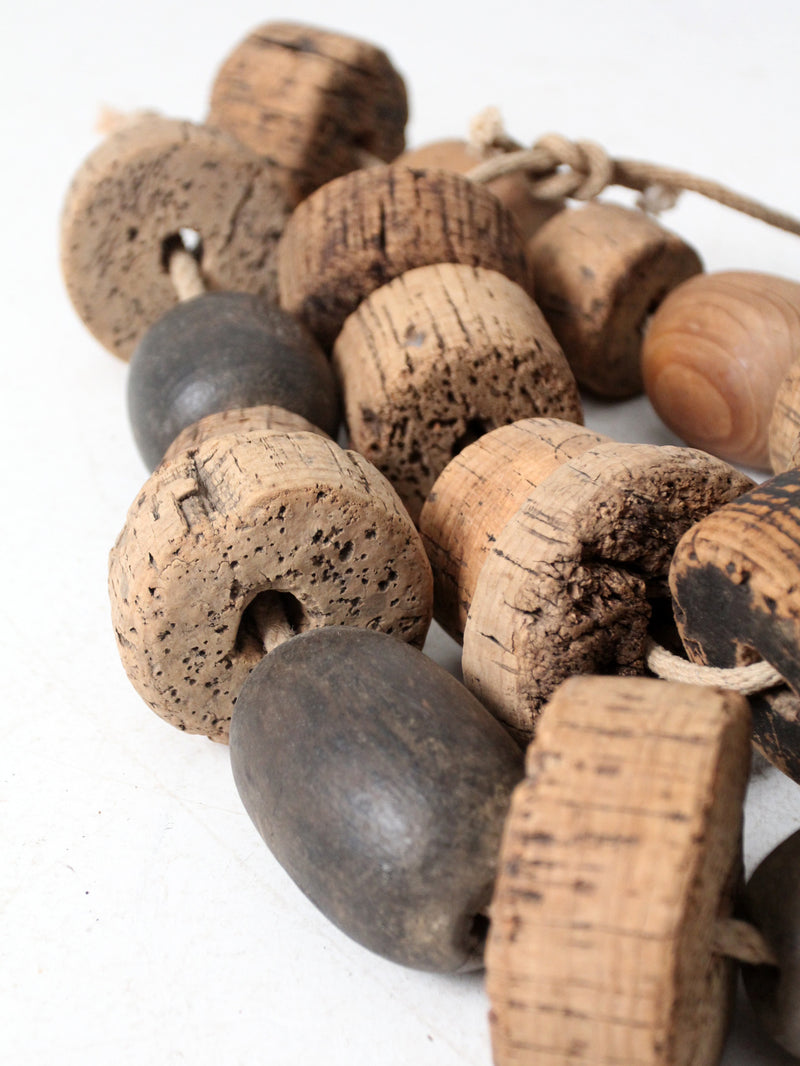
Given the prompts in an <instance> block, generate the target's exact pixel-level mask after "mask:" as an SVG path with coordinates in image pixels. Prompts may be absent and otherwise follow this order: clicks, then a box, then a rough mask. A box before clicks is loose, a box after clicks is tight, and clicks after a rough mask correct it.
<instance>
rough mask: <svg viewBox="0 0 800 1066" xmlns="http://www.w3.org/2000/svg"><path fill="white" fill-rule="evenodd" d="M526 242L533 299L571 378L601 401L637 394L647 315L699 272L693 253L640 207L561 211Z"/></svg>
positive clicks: (605, 206)
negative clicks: (533, 292) (565, 359)
mask: <svg viewBox="0 0 800 1066" xmlns="http://www.w3.org/2000/svg"><path fill="white" fill-rule="evenodd" d="M527 247H528V256H529V259H530V262H531V267H532V269H533V279H534V281H533V284H534V290H535V292H536V300H537V303H538V304H539V306H540V307H541V309H542V311H543V312H544V315H545V318H546V319H547V321H548V322H549V323H550V326H551V328H552V330H553V333H554V334H555V336H556V339H557V340H558V342H559V344H560V345H561V347H562V348H563V349H564V354H565V355H566V357H567V359H568V360H569V363H570V366H571V367H572V369H573V371H574V373H575V377H576V378H577V379H578V383H579V384H580V385H583V386H584V387H585V388H587V389H591V391H592V392H595V393H597V394H598V395H599V396H604V397H607V398H608V399H624V398H625V397H628V396H635V395H636V394H637V393H639V392H641V391H642V388H643V384H642V372H641V366H640V357H641V350H642V337H643V335H644V332H645V327H646V325H647V320H648V316H649V315H651V314H652V313H653V311H654V310H655V308H656V307H657V306H658V305H659V304H660V302H661V301H662V300H663V299H664V297H665V296H666V294H667V293H668V292H669V291H670V290H671V289H674V288H675V286H676V285H678V284H679V283H680V282H682V281H684V280H685V279H686V278H688V277H690V276H691V275H692V274H696V273H698V271H700V270H702V264H701V262H700V260H699V258H698V256H697V253H696V252H695V251H694V250H693V249H692V248H690V247H689V245H688V244H686V243H685V242H684V241H683V240H681V238H680V237H678V236H676V235H675V234H674V233H670V231H669V230H666V229H664V227H663V226H660V225H659V224H658V223H657V222H656V221H655V220H654V219H652V218H651V217H650V216H649V215H646V214H645V213H644V212H643V211H634V210H630V209H628V208H625V207H619V206H618V205H616V204H604V203H590V204H586V205H585V206H583V207H580V208H576V209H573V210H571V211H562V212H561V213H560V214H558V215H556V216H555V218H553V219H551V220H550V221H549V222H547V223H546V224H545V225H544V226H542V228H541V229H539V230H537V232H536V233H535V235H534V236H533V237H532V238H531V240H530V241H529V242H528V246H527Z"/></svg>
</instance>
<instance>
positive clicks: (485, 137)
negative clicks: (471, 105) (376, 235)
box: [467, 107, 800, 236]
mask: <svg viewBox="0 0 800 1066" xmlns="http://www.w3.org/2000/svg"><path fill="white" fill-rule="evenodd" d="M470 141H471V143H472V145H473V146H474V147H475V148H476V149H477V150H478V151H479V152H480V153H481V155H484V156H487V158H485V159H484V160H483V162H481V163H479V164H478V165H477V166H476V167H474V168H473V169H472V170H471V171H470V172H469V174H468V175H467V176H468V177H469V178H471V179H472V180H473V181H477V182H481V183H485V182H488V181H493V180H494V179H495V178H499V177H502V176H503V175H504V174H516V173H524V174H527V175H528V177H529V179H530V184H531V192H532V193H533V195H534V196H536V197H538V198H539V199H543V200H560V199H562V198H564V197H571V198H572V199H574V200H593V199H594V198H595V197H596V196H599V195H600V193H601V192H602V191H603V190H604V189H606V188H608V186H610V185H621V186H624V187H625V188H628V189H634V190H635V191H637V192H639V193H640V194H641V196H640V201H639V206H640V207H642V208H643V209H644V210H645V211H648V212H650V213H651V214H658V213H660V212H661V211H665V210H667V209H668V208H670V207H674V205H675V203H676V202H677V199H678V197H679V196H680V194H681V193H682V192H695V193H699V194H700V195H702V196H705V197H707V198H708V199H710V200H715V201H716V202H717V203H720V204H724V205H725V207H730V208H732V209H733V210H734V211H739V212H741V213H742V214H745V215H749V216H750V217H751V218H757V219H759V220H760V221H761V222H766V223H767V224H768V225H770V226H776V227H777V228H778V229H782V230H785V231H786V232H787V233H794V234H796V235H797V236H800V221H798V219H796V218H793V217H792V216H791V215H787V214H785V213H784V212H782V211H776V210H775V209H774V208H771V207H768V206H767V205H766V204H762V203H759V201H757V200H753V199H752V198H751V197H749V196H743V195H741V193H737V192H734V191H733V190H732V189H728V188H726V186H724V185H720V184H719V182H716V181H711V180H709V179H708V178H700V177H697V175H695V174H690V173H689V172H688V171H685V170H676V169H675V168H673V167H664V166H660V165H659V164H656V163H645V162H640V161H637V160H633V159H614V158H612V157H611V156H609V154H608V153H607V152H606V150H605V149H604V148H602V147H601V146H600V145H599V144H595V143H594V142H593V141H570V140H568V139H567V138H566V137H562V136H561V135H560V134H558V133H549V134H547V135H546V136H544V137H540V138H539V140H538V141H536V143H535V144H534V145H533V147H532V148H525V147H523V145H521V144H519V143H518V142H517V141H515V140H513V139H512V138H511V137H509V136H508V134H507V133H506V131H505V129H504V127H503V121H502V119H501V117H500V113H499V111H498V110H497V108H494V107H488V108H486V109H485V110H484V111H482V112H481V113H480V114H479V115H477V116H476V117H475V118H474V119H473V121H472V123H471V125H470ZM493 153H494V154H493Z"/></svg>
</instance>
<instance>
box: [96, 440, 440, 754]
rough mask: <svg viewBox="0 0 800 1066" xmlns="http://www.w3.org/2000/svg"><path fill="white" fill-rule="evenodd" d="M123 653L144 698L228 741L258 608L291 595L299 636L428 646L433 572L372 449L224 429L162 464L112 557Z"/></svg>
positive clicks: (259, 649) (255, 657) (289, 606)
mask: <svg viewBox="0 0 800 1066" xmlns="http://www.w3.org/2000/svg"><path fill="white" fill-rule="evenodd" d="M109 589H110V595H111V606H112V617H113V622H114V628H115V631H116V634H117V642H118V646H119V651H120V655H121V657H122V661H123V664H124V666H125V669H126V671H127V672H128V676H129V677H130V679H131V681H132V683H133V685H134V687H135V688H136V689H137V691H138V692H139V694H140V695H141V696H142V698H143V699H144V700H145V701H146V702H147V703H148V704H149V705H150V706H151V707H152V708H153V710H154V711H156V713H157V714H160V715H161V716H162V717H163V718H165V719H166V720H167V721H168V722H171V723H172V724H173V725H175V726H177V727H178V728H179V729H184V730H187V731H188V732H195V733H205V734H207V735H209V736H211V737H213V738H214V739H217V740H226V739H227V735H228V728H229V723H230V718H231V712H232V710H233V706H234V704H235V702H236V697H237V696H238V693H239V691H240V689H241V686H242V684H243V682H244V680H245V678H246V677H247V675H248V674H249V672H250V670H251V669H252V667H253V666H254V665H255V664H256V663H257V662H258V661H259V659H260V658H261V657H262V656H263V654H264V651H263V644H262V642H261V640H260V638H259V636H258V634H257V631H256V625H255V623H254V619H253V612H252V611H251V612H250V613H248V610H247V609H248V607H250V605H251V604H253V602H254V601H255V600H256V598H257V597H258V596H259V594H260V593H265V592H270V591H273V592H279V593H283V599H284V603H285V607H286V614H287V618H288V620H289V623H290V625H291V627H292V628H293V629H294V630H295V631H296V632H302V631H304V630H307V629H312V628H316V627H318V626H323V625H344V626H362V627H365V628H370V629H377V630H381V631H383V632H385V633H391V634H393V635H395V636H396V637H398V638H399V639H401V640H406V641H409V642H411V643H414V644H417V645H421V644H422V643H423V641H424V639H425V634H426V632H427V629H428V625H429V623H430V619H431V613H432V603H431V600H432V578H431V573H430V566H429V564H428V560H427V557H426V556H425V551H424V549H423V547H422V543H421V541H420V539H419V536H418V534H417V532H416V530H415V529H414V527H413V525H412V524H411V522H410V520H409V518H408V515H407V514H406V512H405V510H404V509H403V507H402V504H401V503H400V501H399V500H398V499H397V496H396V495H395V494H394V492H393V491H392V489H391V487H390V486H389V485H388V483H387V482H386V481H385V480H384V478H383V477H382V476H381V475H380V474H379V473H378V472H377V471H376V470H375V469H374V468H373V467H371V466H370V464H369V463H367V462H366V461H365V460H364V459H362V458H361V456H359V455H356V454H355V453H353V452H346V451H343V450H342V449H341V448H339V447H338V446H337V445H336V444H334V443H333V442H332V441H328V440H326V439H324V438H323V437H320V436H318V435H315V434H310V433H297V434H285V435H283V434H278V433H273V434H268V435H265V436H260V435H259V436H229V437H224V438H219V439H217V440H211V441H208V442H205V443H203V444H201V445H200V447H199V448H197V449H196V450H190V451H188V452H185V453H183V455H181V456H178V457H177V458H175V459H173V460H172V461H171V462H169V463H164V464H162V465H161V466H160V467H159V468H158V469H157V470H156V471H155V472H154V473H153V474H152V475H151V477H150V479H149V480H148V481H147V482H146V484H145V486H144V488H143V489H142V492H141V493H140V495H139V496H138V498H137V499H136V501H135V502H134V504H133V506H132V507H131V509H130V511H129V513H128V517H127V521H126V523H125V527H124V529H123V531H122V533H121V534H120V536H119V538H118V540H117V543H116V545H115V546H114V548H113V549H112V552H111V557H110V565H109Z"/></svg>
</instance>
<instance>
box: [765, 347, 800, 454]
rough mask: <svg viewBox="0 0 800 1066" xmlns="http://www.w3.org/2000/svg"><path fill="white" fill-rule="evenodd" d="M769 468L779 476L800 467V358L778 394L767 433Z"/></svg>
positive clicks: (782, 383)
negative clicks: (785, 471)
mask: <svg viewBox="0 0 800 1066" xmlns="http://www.w3.org/2000/svg"><path fill="white" fill-rule="evenodd" d="M767 439H768V446H769V461H770V466H771V467H772V469H773V471H774V472H775V473H776V474H780V473H782V472H783V471H784V470H791V469H793V468H796V467H798V466H800V359H797V360H795V362H794V363H792V365H791V366H790V367H789V369H788V371H787V372H786V375H785V377H784V378H783V381H781V383H780V385H779V386H778V391H777V392H776V394H775V403H774V405H773V407H772V415H771V416H770V420H769V428H768V431H767Z"/></svg>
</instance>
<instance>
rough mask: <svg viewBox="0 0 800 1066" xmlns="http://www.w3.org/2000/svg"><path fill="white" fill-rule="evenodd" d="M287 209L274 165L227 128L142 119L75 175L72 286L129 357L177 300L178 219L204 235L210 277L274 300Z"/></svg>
mask: <svg viewBox="0 0 800 1066" xmlns="http://www.w3.org/2000/svg"><path fill="white" fill-rule="evenodd" d="M288 214H289V205H288V203H287V200H286V196H285V194H284V193H283V191H282V190H281V189H280V187H279V186H278V184H277V183H276V181H275V177H274V174H273V171H272V168H271V167H270V166H269V165H268V164H267V163H266V162H264V161H263V160H261V159H259V158H258V157H257V156H256V155H254V154H253V153H252V152H250V151H249V149H247V148H245V147H244V146H243V145H240V144H238V143H237V142H236V141H234V140H233V139H232V138H230V137H228V136H227V134H225V133H222V132H221V131H219V130H212V129H209V128H206V127H203V126H196V125H192V123H189V122H179V121H177V120H173V119H164V118H158V117H153V116H150V117H146V118H143V119H142V120H141V121H140V122H134V123H130V124H128V125H125V126H124V127H122V128H121V129H119V130H118V131H116V132H115V133H112V134H111V135H110V136H109V137H108V138H107V139H106V140H105V141H104V142H103V143H102V144H101V145H100V146H99V147H98V148H97V149H96V150H95V151H94V152H93V153H92V154H91V155H90V156H89V158H88V159H87V160H86V161H85V162H84V164H83V166H82V167H81V168H80V170H79V171H78V173H77V174H76V176H75V178H74V180H73V182H72V185H71V187H70V189H69V192H68V194H67V199H66V202H65V205H64V210H63V215H62V220H61V266H62V271H63V274H64V281H65V283H66V287H67V291H68V292H69V295H70V299H71V300H72V302H73V304H74V305H75V309H76V310H77V312H78V314H79V315H80V316H81V318H82V319H83V321H84V323H85V324H86V326H87V328H88V329H89V330H90V331H91V332H92V333H93V334H94V336H95V337H97V339H98V340H99V341H100V342H101V343H102V344H104V345H105V346H106V348H108V349H109V350H110V351H112V352H114V353H115V354H116V355H119V356H121V357H122V358H123V359H128V358H129V357H130V355H131V353H132V351H133V349H134V347H135V346H136V343H137V341H138V340H139V338H140V337H141V335H142V334H143V333H144V331H145V330H146V329H147V327H148V326H150V325H152V324H153V323H154V322H155V321H156V320H157V319H158V318H160V317H161V316H162V315H163V314H164V313H165V312H166V311H168V310H169V309H170V308H171V307H174V306H175V304H176V303H177V302H178V297H177V294H176V292H175V288H174V286H173V283H172V281H171V280H170V277H169V274H168V272H167V263H168V261H169V252H170V249H172V248H174V247H176V245H177V243H178V242H179V241H180V231H181V230H191V231H194V232H195V233H196V234H198V235H199V237H200V240H201V242H202V243H201V248H202V260H201V272H202V276H203V280H204V283H205V285H206V287H207V288H209V289H224V290H240V291H242V292H250V293H258V294H261V295H264V296H266V297H267V298H268V299H269V300H271V301H272V302H276V301H277V274H276V248H277V242H278V238H279V237H280V234H281V231H282V230H283V226H284V224H285V222H286V219H287V217H288Z"/></svg>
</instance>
